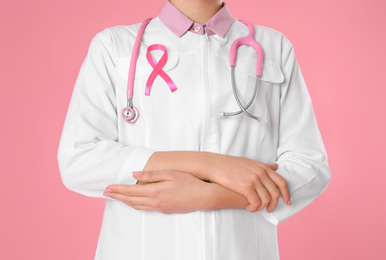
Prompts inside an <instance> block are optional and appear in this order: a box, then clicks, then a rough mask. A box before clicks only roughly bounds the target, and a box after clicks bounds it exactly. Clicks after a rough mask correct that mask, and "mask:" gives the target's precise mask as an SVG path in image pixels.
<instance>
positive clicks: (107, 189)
mask: <svg viewBox="0 0 386 260" xmlns="http://www.w3.org/2000/svg"><path fill="white" fill-rule="evenodd" d="M105 192H113V190H112V189H109V188H106V189H105Z"/></svg>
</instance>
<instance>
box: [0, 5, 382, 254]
mask: <svg viewBox="0 0 386 260" xmlns="http://www.w3.org/2000/svg"><path fill="white" fill-rule="evenodd" d="M164 1H165V0H158V1H156V0H142V1H138V0H137V1H133V0H110V1H102V0H83V1H81V0H76V1H75V0H67V1H58V0H34V1H30V0H13V1H1V2H0V35H1V36H0V44H1V45H0V47H1V48H0V91H1V92H0V93H1V95H0V96H1V102H0V105H1V128H0V131H1V134H0V138H1V140H0V142H1V155H0V173H1V180H0V191H1V193H2V195H1V196H0V197H1V199H0V200H1V201H0V205H1V215H0V230H1V233H0V247H1V248H0V259H57V260H60V259H93V257H94V254H95V249H96V245H97V240H98V235H99V231H100V226H101V221H102V217H103V209H104V202H105V201H104V200H102V199H95V198H89V197H85V196H82V195H79V194H77V193H74V192H71V191H69V190H67V189H66V188H65V187H64V185H63V184H62V182H61V179H60V173H59V170H58V165H57V159H56V154H57V149H58V143H59V138H60V134H61V131H62V127H63V123H64V119H65V115H66V112H67V108H68V105H69V101H70V98H71V93H72V90H73V87H74V84H75V80H76V77H77V75H78V72H79V69H80V66H81V64H82V62H83V59H84V58H85V56H86V53H87V49H88V46H89V44H90V41H91V39H92V37H93V36H94V35H95V34H96V33H97V32H98V31H101V30H103V29H104V28H106V27H109V26H114V25H120V24H133V23H137V22H140V21H142V19H143V18H145V17H148V16H157V15H158V12H159V11H160V10H161V7H162V6H163V4H164ZM227 3H228V5H229V7H230V10H231V12H232V14H233V16H234V17H236V18H244V19H249V20H251V21H252V22H253V23H254V24H260V25H264V26H268V27H272V28H275V29H276V30H279V31H281V32H283V33H284V34H285V35H286V36H287V37H288V38H289V39H290V41H291V42H292V43H293V45H294V47H295V51H296V56H297V58H298V61H299V63H300V66H301V68H302V72H303V75H304V77H305V80H306V83H307V85H308V88H309V92H310V94H311V98H312V100H313V104H314V108H315V113H316V117H317V121H318V124H319V128H320V131H321V133H322V136H323V140H324V143H325V146H326V149H327V152H328V155H329V162H330V168H331V171H332V180H331V183H330V185H329V187H328V189H327V190H326V192H325V193H324V194H323V195H322V196H320V197H319V198H318V199H317V200H315V201H314V202H313V203H312V204H311V205H309V206H308V207H307V208H306V209H304V210H303V211H301V212H299V213H298V214H296V215H295V216H293V217H291V218H290V219H288V220H286V221H285V222H283V223H281V224H280V225H279V227H278V228H279V246H280V255H281V259H296V260H302V259H304V260H305V259H313V260H318V259H323V260H325V259H386V256H385V253H384V242H385V238H384V236H383V235H384V234H385V233H386V222H385V220H386V207H385V204H386V203H385V201H386V195H385V194H386V192H385V191H384V190H385V184H386V171H385V168H384V165H385V160H386V159H385V155H386V153H385V152H384V150H383V149H384V148H385V146H386V141H385V140H386V138H385V133H386V127H385V116H386V115H385V114H386V113H385V112H386V84H385V76H386V66H385V65H386V64H385V59H386V51H385V48H386V47H385V42H386V41H385V40H386V33H385V28H386V20H385V18H384V14H385V11H386V4H385V3H386V2H385V1H383V0H367V1H365V0H340V1H337V0H324V1H312V0H292V1H288V0H272V1H256V0H228V1H227Z"/></svg>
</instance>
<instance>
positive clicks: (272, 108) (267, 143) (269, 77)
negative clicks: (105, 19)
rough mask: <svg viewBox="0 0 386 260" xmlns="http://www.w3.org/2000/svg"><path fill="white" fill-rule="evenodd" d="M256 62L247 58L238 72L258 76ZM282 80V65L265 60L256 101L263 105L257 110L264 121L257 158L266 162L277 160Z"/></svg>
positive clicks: (261, 126)
mask: <svg viewBox="0 0 386 260" xmlns="http://www.w3.org/2000/svg"><path fill="white" fill-rule="evenodd" d="M255 63H256V62H255V60H252V59H250V58H246V60H245V62H243V64H242V65H240V66H239V68H238V69H239V70H238V71H237V72H236V74H240V75H241V74H242V75H245V76H246V77H251V78H256V64H255ZM235 71H236V69H235ZM282 82H284V74H283V72H282V70H281V67H280V65H279V64H276V63H274V62H271V61H269V60H267V61H264V65H263V70H262V73H261V78H260V84H259V89H258V91H260V95H258V96H257V97H256V99H257V101H256V102H258V103H260V104H261V105H262V107H260V108H259V110H260V111H257V112H258V114H257V115H258V116H261V117H262V118H263V121H264V122H263V123H262V124H260V125H259V126H258V127H259V132H258V135H259V141H258V143H259V147H258V158H257V159H258V160H259V161H262V162H266V163H271V162H274V161H275V160H276V152H277V129H278V117H277V111H278V106H279V102H280V100H279V97H280V86H281V83H282ZM259 112H260V114H259ZM261 151H264V152H261Z"/></svg>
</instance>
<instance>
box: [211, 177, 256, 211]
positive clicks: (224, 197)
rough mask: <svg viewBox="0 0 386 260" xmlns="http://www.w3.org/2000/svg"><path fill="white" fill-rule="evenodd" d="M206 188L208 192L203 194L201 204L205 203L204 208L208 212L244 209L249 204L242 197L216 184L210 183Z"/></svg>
mask: <svg viewBox="0 0 386 260" xmlns="http://www.w3.org/2000/svg"><path fill="white" fill-rule="evenodd" d="M206 186H207V187H208V189H209V192H204V193H203V196H204V197H203V203H205V205H204V208H208V209H209V210H214V209H240V208H244V209H245V208H246V206H247V205H248V204H249V202H248V200H247V198H245V197H244V196H242V195H240V194H239V193H237V192H234V191H232V190H230V189H228V188H225V187H224V186H221V185H219V184H217V183H210V184H208V185H206ZM206 196H208V197H206ZM208 204H209V205H208Z"/></svg>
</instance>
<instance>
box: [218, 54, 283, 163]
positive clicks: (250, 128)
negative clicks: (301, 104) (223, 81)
mask: <svg viewBox="0 0 386 260" xmlns="http://www.w3.org/2000/svg"><path fill="white" fill-rule="evenodd" d="M283 81H284V75H283V73H282V70H281V68H280V65H277V64H275V63H273V62H270V61H265V62H264V65H263V70H262V76H261V78H259V77H258V76H256V59H253V58H250V57H246V58H240V59H238V60H237V64H236V67H235V83H236V90H237V93H238V96H239V98H240V101H241V103H242V104H243V105H244V106H247V104H248V103H249V102H250V101H251V99H252V97H253V94H254V91H255V88H256V92H257V94H256V97H255V98H253V102H252V104H251V105H250V107H249V108H248V109H247V111H248V112H249V113H251V114H252V115H254V116H257V117H259V118H261V121H260V122H257V121H256V120H255V119H252V118H250V117H248V116H247V115H244V114H243V113H242V114H240V115H237V116H232V118H229V119H225V120H226V121H227V123H226V124H229V126H230V127H231V128H233V129H235V130H234V133H233V135H234V137H233V142H235V141H236V142H237V143H238V144H241V145H237V146H234V149H236V150H234V151H233V152H231V153H234V154H237V155H240V154H241V155H244V156H247V157H249V158H253V159H255V160H259V161H265V159H268V158H269V159H271V158H270V155H272V154H275V151H276V147H275V144H274V140H275V138H274V136H273V135H274V133H273V132H272V131H271V130H272V127H273V126H274V125H275V124H277V122H273V121H274V120H273V118H272V115H273V114H272V109H273V106H275V102H274V101H273V100H272V98H273V97H274V95H273V92H275V91H276V92H277V91H278V90H279V88H280V83H282V82H283ZM229 85H231V84H230V83H229ZM230 88H231V86H230ZM227 92H228V94H227V96H228V97H231V101H229V102H226V103H225V104H226V106H227V110H228V111H225V112H234V111H239V110H240V108H239V106H238V105H237V102H236V101H235V98H234V95H233V93H232V91H229V87H228V91H227ZM228 100H229V98H228ZM275 121H277V120H276V119H275ZM246 137H247V138H246ZM263 144H264V145H263ZM231 145H232V144H229V147H232V146H231ZM230 150H232V149H230ZM261 151H264V153H261ZM263 157H264V158H263Z"/></svg>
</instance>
